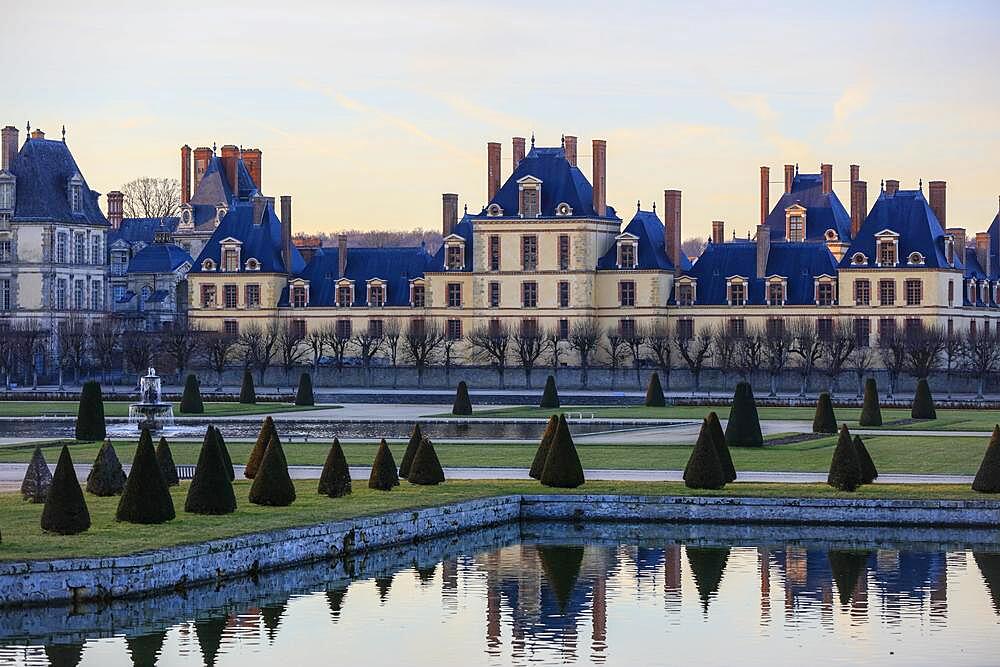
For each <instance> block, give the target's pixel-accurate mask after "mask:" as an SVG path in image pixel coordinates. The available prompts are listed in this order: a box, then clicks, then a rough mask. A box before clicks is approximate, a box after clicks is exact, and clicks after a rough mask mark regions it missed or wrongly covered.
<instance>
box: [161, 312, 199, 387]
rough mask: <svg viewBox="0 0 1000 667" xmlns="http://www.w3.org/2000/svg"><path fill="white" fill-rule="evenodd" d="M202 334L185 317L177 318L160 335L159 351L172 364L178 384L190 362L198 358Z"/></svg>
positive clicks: (196, 325)
mask: <svg viewBox="0 0 1000 667" xmlns="http://www.w3.org/2000/svg"><path fill="white" fill-rule="evenodd" d="M202 333H203V332H202V331H201V328H200V327H199V326H198V324H197V323H196V322H192V321H191V320H189V319H188V318H187V316H186V315H181V316H180V317H178V318H177V319H176V320H174V323H173V326H171V327H169V328H166V329H164V330H163V331H162V332H161V333H160V349H161V351H162V353H163V354H164V355H166V357H167V358H168V359H170V361H171V362H172V364H173V366H174V370H175V371H176V372H177V379H178V381H179V382H180V381H182V379H181V378H183V376H184V371H185V370H186V369H187V368H188V367H189V366H190V365H191V361H192V360H193V359H194V358H195V357H196V356H198V352H199V348H200V346H201V344H202Z"/></svg>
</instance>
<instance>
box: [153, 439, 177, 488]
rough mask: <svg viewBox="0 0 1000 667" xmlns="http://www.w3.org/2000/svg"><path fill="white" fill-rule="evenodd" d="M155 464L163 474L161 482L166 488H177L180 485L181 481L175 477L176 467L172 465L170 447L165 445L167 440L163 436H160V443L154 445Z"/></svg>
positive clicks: (172, 459) (172, 458)
mask: <svg viewBox="0 0 1000 667" xmlns="http://www.w3.org/2000/svg"><path fill="white" fill-rule="evenodd" d="M156 463H157V464H159V466H160V472H161V473H163V481H164V482H166V483H167V486H177V485H178V484H180V483H181V480H180V479H179V478H178V477H177V466H176V465H175V464H174V455H173V453H172V452H171V451H170V445H169V444H167V439H166V437H164V436H160V442H159V443H158V444H157V445H156Z"/></svg>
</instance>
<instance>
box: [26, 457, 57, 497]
mask: <svg viewBox="0 0 1000 667" xmlns="http://www.w3.org/2000/svg"><path fill="white" fill-rule="evenodd" d="M50 488H52V473H51V472H50V471H49V465H48V464H47V463H46V462H45V455H44V454H42V448H41V447H37V446H36V447H35V452H34V453H33V454H32V455H31V463H29V464H28V470H27V471H25V473H24V480H22V481H21V497H22V498H24V499H25V500H27V501H28V502H29V503H44V502H45V499H46V498H47V497H48V495H49V489H50Z"/></svg>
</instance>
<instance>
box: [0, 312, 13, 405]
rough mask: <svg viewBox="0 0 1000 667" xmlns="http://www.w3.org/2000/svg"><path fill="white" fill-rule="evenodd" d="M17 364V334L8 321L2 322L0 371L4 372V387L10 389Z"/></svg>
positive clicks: (0, 327)
mask: <svg viewBox="0 0 1000 667" xmlns="http://www.w3.org/2000/svg"><path fill="white" fill-rule="evenodd" d="M16 364H17V334H16V333H15V332H14V328H13V327H12V326H11V323H10V322H8V321H3V322H0V370H3V378H4V387H5V388H6V389H10V385H11V376H12V375H13V373H14V369H15V366H16Z"/></svg>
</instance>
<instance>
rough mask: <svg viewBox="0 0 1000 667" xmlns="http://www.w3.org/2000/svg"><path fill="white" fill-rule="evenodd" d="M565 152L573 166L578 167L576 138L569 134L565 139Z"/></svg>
mask: <svg viewBox="0 0 1000 667" xmlns="http://www.w3.org/2000/svg"><path fill="white" fill-rule="evenodd" d="M563 152H564V153H566V159H567V160H568V161H569V163H570V164H571V165H573V166H574V167H575V166H576V137H574V136H573V135H570V134H567V135H566V136H565V137H563Z"/></svg>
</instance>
